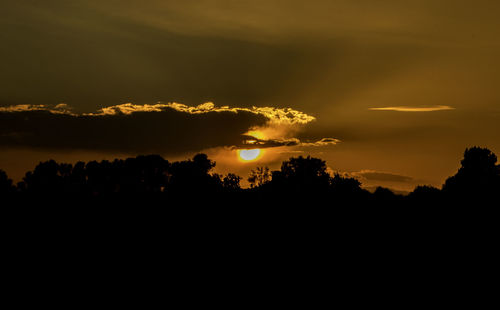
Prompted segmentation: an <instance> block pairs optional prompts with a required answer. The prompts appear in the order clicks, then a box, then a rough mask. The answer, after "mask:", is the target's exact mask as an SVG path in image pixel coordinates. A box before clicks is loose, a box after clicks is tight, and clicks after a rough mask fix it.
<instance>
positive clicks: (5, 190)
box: [0, 170, 14, 197]
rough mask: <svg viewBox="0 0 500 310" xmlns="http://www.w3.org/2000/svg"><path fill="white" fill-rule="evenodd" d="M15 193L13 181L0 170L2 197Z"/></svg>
mask: <svg viewBox="0 0 500 310" xmlns="http://www.w3.org/2000/svg"><path fill="white" fill-rule="evenodd" d="M13 192H14V186H12V180H11V179H9V178H8V177H7V174H6V173H5V171H3V170H0V197H3V196H6V195H10V194H12V193H13Z"/></svg>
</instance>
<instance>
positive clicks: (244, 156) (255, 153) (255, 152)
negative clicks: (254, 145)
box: [238, 149, 262, 162]
mask: <svg viewBox="0 0 500 310" xmlns="http://www.w3.org/2000/svg"><path fill="white" fill-rule="evenodd" d="M260 156H262V150H261V149H252V150H238V157H239V158H240V160H241V161H243V162H248V161H254V160H257V159H258V158H259V157H260Z"/></svg>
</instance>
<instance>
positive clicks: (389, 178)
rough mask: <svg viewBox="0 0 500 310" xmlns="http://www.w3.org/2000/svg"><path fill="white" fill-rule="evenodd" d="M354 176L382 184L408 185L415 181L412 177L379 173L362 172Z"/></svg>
mask: <svg viewBox="0 0 500 310" xmlns="http://www.w3.org/2000/svg"><path fill="white" fill-rule="evenodd" d="M353 175H356V176H361V177H363V178H365V179H367V180H369V181H382V182H398V183H406V182H411V181H413V178H412V177H409V176H404V175H398V174H393V173H387V172H379V171H371V170H367V171H360V172H356V173H353Z"/></svg>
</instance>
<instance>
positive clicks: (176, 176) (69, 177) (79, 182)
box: [0, 147, 500, 204]
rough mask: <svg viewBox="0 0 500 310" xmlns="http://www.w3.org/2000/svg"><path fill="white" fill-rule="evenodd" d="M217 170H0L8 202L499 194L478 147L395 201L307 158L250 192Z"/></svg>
mask: <svg viewBox="0 0 500 310" xmlns="http://www.w3.org/2000/svg"><path fill="white" fill-rule="evenodd" d="M215 165H216V163H215V162H214V161H212V160H210V159H209V158H208V157H207V155H206V154H197V155H195V156H194V157H193V158H192V159H189V160H184V161H177V162H169V161H168V160H165V159H164V158H162V157H161V156H159V155H148V156H137V157H135V158H128V159H125V160H122V159H115V160H113V161H107V160H103V161H101V162H97V161H90V162H87V163H84V162H77V163H76V164H74V165H72V164H65V163H57V162H56V161H54V160H49V161H46V162H40V163H39V164H38V165H37V166H36V167H35V168H34V170H32V171H28V172H27V173H26V175H25V176H24V178H23V180H22V181H21V182H19V183H17V184H14V183H13V182H12V180H11V179H9V177H8V176H7V174H6V173H5V172H4V171H2V170H0V196H1V197H2V198H8V199H11V201H15V200H16V199H19V200H22V199H32V200H33V199H35V200H36V199H43V198H50V199H54V198H61V197H65V198H68V197H71V198H72V199H73V198H79V199H82V200H86V201H88V200H92V201H100V200H105V199H107V200H110V201H113V199H122V198H125V199H129V198H141V199H151V200H159V201H161V200H165V201H169V200H172V199H174V198H179V199H184V200H205V199H212V198H217V199H231V200H233V201H235V202H237V201H243V202H245V201H247V202H248V201H250V200H260V201H263V202H284V201H290V202H298V201H309V202H318V201H323V200H324V199H325V198H327V199H329V200H331V201H336V202H343V203H345V202H352V203H356V202H359V203H385V204H403V203H418V204H426V203H438V202H439V203H446V202H447V201H460V200H464V199H475V200H485V201H486V200H491V199H495V198H497V197H498V195H499V193H500V166H499V165H497V157H496V155H495V154H494V153H493V152H492V151H491V150H489V149H487V148H481V147H472V148H468V149H466V150H465V152H464V157H463V160H462V161H461V167H460V168H459V170H458V171H457V173H456V174H455V175H453V176H451V177H449V178H448V179H447V180H446V182H445V183H444V184H443V186H442V187H441V188H436V187H432V186H418V187H416V188H415V189H414V190H413V191H412V192H411V193H409V194H408V195H397V194H395V193H393V192H392V191H391V190H390V189H387V188H382V187H379V188H377V189H376V190H375V191H374V192H369V191H367V190H366V189H363V188H362V186H361V185H362V184H361V183H360V181H359V180H357V179H355V178H352V177H346V176H342V175H340V174H335V175H330V174H329V173H328V171H327V166H326V162H325V161H323V160H321V159H319V158H314V157H310V156H308V157H303V156H299V157H292V158H290V159H288V160H286V161H284V162H283V163H282V165H281V168H280V169H279V170H276V171H270V169H269V168H267V167H259V168H256V169H255V170H252V172H251V173H250V176H249V178H248V182H249V183H250V188H245V189H244V188H242V187H241V184H240V183H241V180H242V178H241V177H240V176H238V175H236V174H233V173H229V174H227V175H220V174H217V173H213V172H212V170H213V168H214V167H215ZM238 199H239V200H238ZM2 200H3V201H6V199H2Z"/></svg>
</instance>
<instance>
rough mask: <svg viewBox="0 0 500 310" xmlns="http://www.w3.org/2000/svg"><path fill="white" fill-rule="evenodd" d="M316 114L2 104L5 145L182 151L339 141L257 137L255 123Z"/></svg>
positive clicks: (295, 120) (301, 120)
mask: <svg viewBox="0 0 500 310" xmlns="http://www.w3.org/2000/svg"><path fill="white" fill-rule="evenodd" d="M314 120H315V118H314V117H313V116H310V115H307V114H305V113H303V112H300V111H297V110H294V109H290V108H274V107H252V108H239V107H237V108H233V107H228V106H223V107H217V106H215V104H213V103H212V102H207V103H204V104H201V105H198V106H187V105H184V104H180V103H157V104H152V105H148V104H146V105H136V104H132V103H127V104H122V105H117V106H110V107H105V108H102V109H100V110H98V111H96V112H94V113H83V114H77V113H75V112H73V111H72V109H71V108H70V107H69V106H67V105H66V104H58V105H56V106H45V105H36V106H33V105H17V106H8V107H0V147H27V148H40V149H59V150H79V149H84V150H98V151H119V152H129V153H161V154H166V155H168V154H172V155H176V154H182V153H184V152H193V151H201V150H204V149H208V148H215V147H233V148H245V147H247V148H248V146H249V145H252V146H258V147H259V148H270V147H279V146H301V145H308V146H309V145H316V146H323V145H328V144H332V143H334V142H335V141H336V140H335V139H322V140H319V141H317V142H314V143H302V142H300V141H299V140H298V139H296V138H277V139H267V140H266V139H257V138H255V137H253V136H249V135H245V134H244V133H246V132H248V131H249V130H250V129H251V128H265V127H266V126H274V127H276V126H280V127H282V128H284V129H283V130H284V131H286V128H296V127H297V126H303V125H306V124H308V123H310V122H312V121H314Z"/></svg>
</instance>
